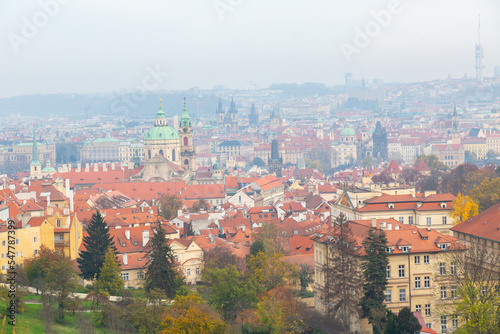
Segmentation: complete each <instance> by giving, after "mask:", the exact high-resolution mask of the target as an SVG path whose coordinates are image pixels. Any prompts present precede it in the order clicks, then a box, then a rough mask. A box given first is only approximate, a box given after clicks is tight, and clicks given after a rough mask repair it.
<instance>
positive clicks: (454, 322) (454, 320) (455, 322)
mask: <svg viewBox="0 0 500 334" xmlns="http://www.w3.org/2000/svg"><path fill="white" fill-rule="evenodd" d="M451 326H452V327H453V328H454V329H455V328H458V315H454V316H453V318H451Z"/></svg>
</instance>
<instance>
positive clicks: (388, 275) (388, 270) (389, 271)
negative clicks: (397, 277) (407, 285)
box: [385, 266, 391, 278]
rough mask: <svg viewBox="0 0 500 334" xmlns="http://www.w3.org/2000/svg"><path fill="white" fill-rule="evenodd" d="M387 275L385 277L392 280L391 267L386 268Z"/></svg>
mask: <svg viewBox="0 0 500 334" xmlns="http://www.w3.org/2000/svg"><path fill="white" fill-rule="evenodd" d="M385 273H386V275H385V277H386V278H391V266H387V267H385Z"/></svg>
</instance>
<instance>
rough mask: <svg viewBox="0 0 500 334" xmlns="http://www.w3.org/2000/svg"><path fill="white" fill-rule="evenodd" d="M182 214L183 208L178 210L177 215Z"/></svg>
mask: <svg viewBox="0 0 500 334" xmlns="http://www.w3.org/2000/svg"><path fill="white" fill-rule="evenodd" d="M179 216H182V210H180V209H179V210H177V217H179Z"/></svg>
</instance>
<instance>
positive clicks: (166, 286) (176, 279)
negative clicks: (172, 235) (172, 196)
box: [145, 221, 183, 298]
mask: <svg viewBox="0 0 500 334" xmlns="http://www.w3.org/2000/svg"><path fill="white" fill-rule="evenodd" d="M156 227H157V228H156V233H155V234H154V236H153V238H151V243H150V249H149V251H148V256H149V259H148V262H147V263H146V282H145V288H146V292H148V293H149V292H151V291H153V290H159V291H161V292H163V293H165V295H166V296H167V297H169V298H173V297H175V294H176V292H177V290H178V289H179V288H180V287H181V286H182V285H183V280H182V278H181V277H180V275H179V273H178V272H177V271H176V269H175V263H174V262H175V261H174V253H173V251H172V249H171V248H170V245H168V244H167V240H166V232H165V230H164V229H163V226H162V223H161V222H159V221H158V222H157V225H156Z"/></svg>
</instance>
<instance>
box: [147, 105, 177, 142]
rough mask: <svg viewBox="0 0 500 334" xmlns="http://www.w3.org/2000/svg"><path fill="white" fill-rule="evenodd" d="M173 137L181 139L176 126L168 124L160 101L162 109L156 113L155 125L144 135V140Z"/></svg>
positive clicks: (169, 138)
mask: <svg viewBox="0 0 500 334" xmlns="http://www.w3.org/2000/svg"><path fill="white" fill-rule="evenodd" d="M171 139H179V133H177V131H175V129H174V128H172V127H171V126H169V125H167V121H166V117H165V113H164V112H163V109H162V108H161V102H160V110H158V113H157V114H156V121H155V126H153V127H152V128H151V129H149V130H148V132H146V135H144V140H171Z"/></svg>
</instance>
